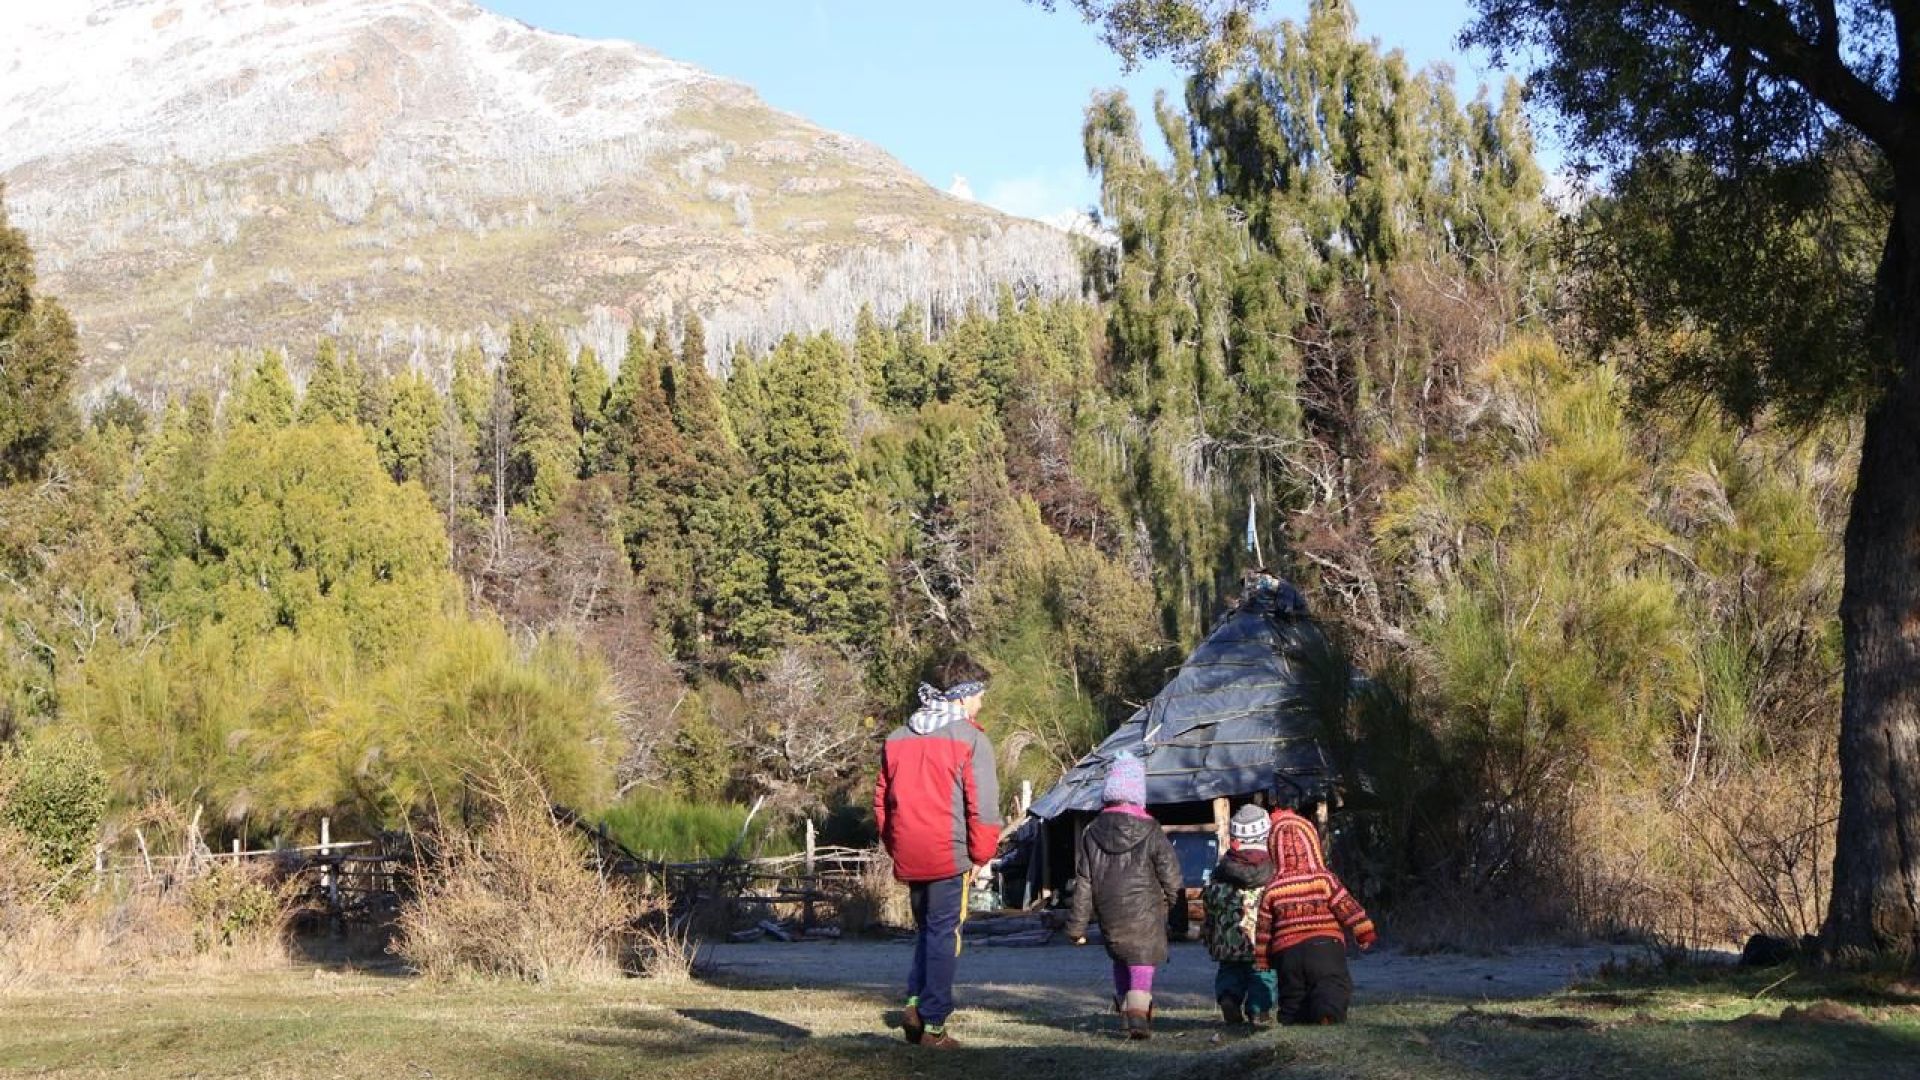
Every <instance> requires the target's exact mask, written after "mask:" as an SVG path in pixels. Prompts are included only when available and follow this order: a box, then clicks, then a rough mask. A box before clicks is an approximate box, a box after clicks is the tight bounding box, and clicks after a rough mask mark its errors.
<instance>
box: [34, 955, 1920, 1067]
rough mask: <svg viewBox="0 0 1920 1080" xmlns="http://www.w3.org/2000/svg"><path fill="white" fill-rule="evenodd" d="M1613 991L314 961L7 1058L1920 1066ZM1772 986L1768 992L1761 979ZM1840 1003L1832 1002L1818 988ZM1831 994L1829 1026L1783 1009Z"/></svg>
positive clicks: (1851, 1043)
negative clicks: (1241, 994) (858, 980)
mask: <svg viewBox="0 0 1920 1080" xmlns="http://www.w3.org/2000/svg"><path fill="white" fill-rule="evenodd" d="M1778 978H1779V975H1778V974H1774V975H1772V976H1764V975H1753V976H1739V977H1734V976H1727V977H1722V978H1719V979H1716V980H1713V981H1705V982H1694V981H1687V980H1679V981H1673V980H1669V981H1664V982H1660V983H1646V984H1624V983H1623V984H1608V985H1604V986H1596V987H1592V988H1588V989H1583V990H1581V991H1577V992H1574V993H1570V994H1566V995H1559V996H1555V997H1551V998H1542V999H1536V1000H1531V1001H1523V1002H1518V1003H1507V1004H1501V1005H1486V1006H1481V1007H1478V1008H1470V1007H1468V1006H1466V1005H1464V1004H1463V1003H1461V1002H1457V1001H1410V1002H1401V1003H1397V1004H1392V1005H1375V1006H1371V1007H1368V1008H1365V1009H1361V1010H1357V1011H1356V1012H1355V1014H1354V1018H1353V1022H1352V1023H1350V1024H1348V1025H1347V1026H1345V1027H1341V1028H1314V1029H1293V1030H1284V1031H1279V1032H1273V1033H1267V1034H1261V1035H1242V1034H1226V1035H1223V1034H1222V1031H1221V1028H1220V1027H1219V1026H1218V1025H1217V1024H1215V1023H1213V1022H1212V1020H1211V1018H1210V1017H1208V1016H1206V1015H1203V1014H1200V1013H1197V1012H1184V1013H1173V1014H1163V1015H1162V1017H1161V1021H1160V1024H1159V1035H1158V1036H1157V1037H1156V1038H1155V1039H1154V1040H1153V1041H1152V1042H1150V1043H1145V1044H1128V1043H1125V1042H1122V1041H1120V1040H1119V1039H1117V1038H1116V1037H1115V1036H1114V1035H1113V1033H1112V1025H1111V1022H1110V1020H1109V1018H1107V1017H1105V1016H1101V1015H1099V1014H1097V1013H1096V1012H1094V1011H1093V1009H1094V1007H1095V1006H1094V1004H1093V1003H1092V1002H1090V1001H1087V1000H1084V999H1069V998H1068V997H1067V996H1066V995H1060V994H1057V993H1055V992H1052V991H1046V992H1038V993H1036V995H1035V997H1034V999H1033V1001H1032V1003H1031V1006H1030V1007H1023V1008H1021V1009H1020V1010H1018V1011H1017V1012H1015V1011H1000V1012H990V1011H973V1012H969V1013H967V1014H965V1016H964V1018H963V1019H961V1020H960V1021H958V1022H956V1025H955V1029H954V1030H955V1032H956V1034H958V1035H960V1036H961V1037H962V1038H964V1039H965V1040H966V1041H967V1046H966V1047H964V1048H962V1049H960V1050H958V1051H953V1052H935V1051H927V1050H919V1049H916V1048H912V1047H908V1046H906V1045H904V1044H903V1043H901V1042H900V1041H899V1038H898V1035H897V1034H896V1033H894V1032H891V1031H889V1030H887V1028H886V1027H885V1026H884V1020H883V1008H884V1004H883V1003H882V1002H879V1001H876V1000H874V999H873V998H872V997H871V996H868V995H863V994H852V993H848V992H843V991H819V990H809V991H790V990H770V989H757V988H749V987H740V986H712V985H707V984H703V983H699V982H689V983H684V984H680V985H669V986H660V985H653V984H647V983H641V982H628V983H621V984H613V985H606V986H599V987H586V988H571V989H547V990H543V989H537V988H532V987H524V986H508V985H500V984H432V983H427V982H423V981H420V980H416V979H411V978H405V977H398V976H382V975H372V974H334V973H330V972H314V971H312V970H304V971H298V972H284V973H279V974H272V975H265V976H247V977H239V976H235V977H231V978H225V979H217V980H213V981H203V982H198V983H186V982H180V983H172V982H156V983H151V984H133V985H124V986H116V987H110V988H98V989H68V990H63V991H60V992H54V993H15V994H10V995H7V996H5V997H4V998H0V1016H4V1020H3V1021H0V1075H5V1076H64V1077H95V1076H116V1077H120V1076H134V1077H225V1076H249V1077H359V1076H377V1077H394V1078H398V1077H502V1078H506V1077H514V1078H543V1080H587V1078H599V1077H615V1076H658V1077H669V1078H688V1080H691V1078H695V1077H724V1078H726V1080H749V1078H751V1080H760V1078H767V1080H827V1078H834V1080H840V1078H848V1080H852V1078H865V1077H874V1078H879V1077H900V1076H917V1077H955V1078H959V1077H983V1076H984V1077H991V1078H993V1080H1016V1078H1018V1080H1028V1078H1041V1077H1046V1078H1053V1077H1058V1078H1060V1080H1071V1078H1077V1077H1089V1078H1093V1077H1098V1078H1100V1080H1120V1078H1124V1077H1148V1076H1174V1077H1193V1078H1195V1080H1199V1078H1203V1077H1206V1078H1210V1077H1220V1078H1223V1080H1224V1078H1235V1077H1258V1078H1276V1080H1277V1078H1280V1077H1368V1078H1373V1077H1381V1078H1384V1077H1442V1078H1452V1077H1458V1078H1461V1080H1466V1078H1475V1080H1495V1078H1507V1077H1532V1078H1550V1077H1568V1078H1579V1080H1595V1078H1600V1077H1625V1076H1661V1077H1679V1078H1710V1077H1727V1078H1739V1080H1759V1078H1763V1077H1826V1076H1832V1077H1841V1076H1847V1077H1869V1078H1872V1080H1893V1078H1896V1077H1915V1076H1920V998H1914V997H1908V996H1904V995H1900V994H1895V993H1891V992H1886V991H1874V990H1871V989H1869V988H1867V987H1866V985H1865V984H1861V983H1831V982H1821V981H1818V980H1814V979H1812V978H1810V977H1807V976H1796V977H1794V978H1791V979H1788V980H1786V981H1785V982H1784V983H1782V984H1780V985H1778V986H1775V987H1772V988H1771V989H1769V988H1768V987H1767V983H1769V982H1772V981H1774V980H1775V979H1778ZM1763 991H1764V993H1763ZM1821 1002H1827V1003H1829V1004H1825V1005H1819V1004H1818V1003H1821ZM1809 1006H1817V1009H1816V1011H1822V1012H1825V1011H1831V1012H1834V1013H1835V1014H1836V1015H1834V1016H1833V1017H1830V1018H1827V1019H1798V1020H1792V1019H1790V1020H1781V1019H1779V1018H1778V1017H1779V1015H1780V1013H1781V1010H1782V1008H1783V1007H1793V1008H1795V1009H1801V1008H1806V1007H1809Z"/></svg>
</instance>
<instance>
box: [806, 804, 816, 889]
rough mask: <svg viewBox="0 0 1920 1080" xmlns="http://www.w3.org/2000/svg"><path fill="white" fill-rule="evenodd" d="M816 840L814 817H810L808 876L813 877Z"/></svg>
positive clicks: (808, 820) (808, 827)
mask: <svg viewBox="0 0 1920 1080" xmlns="http://www.w3.org/2000/svg"><path fill="white" fill-rule="evenodd" d="M814 840H815V836H814V831H813V819H812V818H808V819H807V877H808V878H812V877H813V862H814V847H815V845H814Z"/></svg>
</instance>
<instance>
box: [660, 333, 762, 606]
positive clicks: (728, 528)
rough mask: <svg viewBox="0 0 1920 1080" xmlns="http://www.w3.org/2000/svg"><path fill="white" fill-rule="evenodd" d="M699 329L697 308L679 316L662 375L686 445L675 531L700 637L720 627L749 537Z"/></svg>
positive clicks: (744, 472) (733, 449)
mask: <svg viewBox="0 0 1920 1080" xmlns="http://www.w3.org/2000/svg"><path fill="white" fill-rule="evenodd" d="M706 354H707V349H706V335H705V332H704V330H703V328H702V326H701V325H700V320H699V318H698V317H697V316H690V317H689V318H688V319H687V324H686V329H685V330H684V331H683V332H682V336H681V339H680V357H679V361H678V362H677V363H676V364H675V365H674V366H673V368H672V369H671V373H670V376H671V377H670V378H669V380H668V386H667V388H668V392H669V399H670V402H671V405H672V408H673V418H674V424H675V426H676V427H677V428H678V429H679V432H680V437H681V440H682V442H683V443H684V445H685V446H686V449H687V454H688V458H689V461H690V466H691V474H690V479H689V483H688V485H687V488H686V490H685V492H684V493H683V494H682V496H681V498H680V500H679V503H680V505H679V517H680V522H681V528H682V531H683V532H684V533H685V535H686V542H687V546H688V550H689V553H690V555H691V558H692V564H693V588H694V601H695V603H696V604H697V605H698V606H699V609H700V618H701V628H700V631H699V638H700V640H701V641H702V642H703V643H704V642H706V641H708V640H710V639H711V638H714V637H716V636H721V635H724V634H725V633H726V632H727V626H726V621H727V620H726V619H725V618H724V617H723V615H722V609H723V607H724V605H723V603H722V601H721V594H722V592H723V591H724V589H725V587H726V586H725V578H726V575H727V573H728V570H729V565H730V563H731V562H732V560H733V557H734V553H735V552H736V551H738V550H740V549H741V548H744V547H749V546H751V545H752V544H753V543H754V531H753V526H754V517H755V516H754V512H753V507H752V505H751V504H750V503H749V502H748V493H747V476H748V469H747V463H746V459H745V457H744V456H743V455H742V454H741V452H740V446H739V443H738V442H737V441H736V440H735V438H734V434H733V430H732V426H731V424H730V423H729V421H728V417H727V412H726V405H725V404H724V403H723V402H722V401H721V398H720V393H719V391H718V389H717V388H716V387H715V385H714V381H713V377H712V376H711V375H709V374H708V373H707V362H706Z"/></svg>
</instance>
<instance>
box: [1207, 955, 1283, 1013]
mask: <svg viewBox="0 0 1920 1080" xmlns="http://www.w3.org/2000/svg"><path fill="white" fill-rule="evenodd" d="M1274 985H1275V984H1274V975H1273V972H1271V971H1255V970H1253V961H1251V960H1227V961H1223V962H1222V963H1221V964H1220V970H1219V971H1217V972H1215V973H1214V976H1213V996H1214V998H1215V999H1216V1000H1218V1001H1219V1002H1220V1008H1221V1009H1222V1010H1226V1009H1228V1007H1229V1006H1231V1007H1232V1011H1234V1012H1238V1013H1239V1014H1240V1015H1241V1016H1245V1017H1249V1018H1251V1017H1255V1016H1266V1015H1267V1014H1269V1013H1271V1012H1273V998H1274Z"/></svg>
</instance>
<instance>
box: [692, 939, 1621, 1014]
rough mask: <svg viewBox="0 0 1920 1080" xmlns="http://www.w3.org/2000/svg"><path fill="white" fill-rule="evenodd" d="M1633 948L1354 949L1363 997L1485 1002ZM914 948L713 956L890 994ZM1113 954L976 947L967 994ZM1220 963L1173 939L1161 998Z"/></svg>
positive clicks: (1200, 995) (1567, 980) (992, 1000)
mask: <svg viewBox="0 0 1920 1080" xmlns="http://www.w3.org/2000/svg"><path fill="white" fill-rule="evenodd" d="M1629 955H1630V950H1625V949H1622V948H1619V947H1609V946H1604V945H1602V946H1585V947H1578V948H1568V947H1544V946H1542V947H1526V948H1516V949H1512V950H1509V951H1507V952H1505V953H1502V954H1500V955H1497V956H1460V955H1425V956H1413V955H1409V954H1407V953H1402V952H1394V951H1391V950H1387V951H1382V952H1379V953H1371V954H1367V955H1361V956H1356V957H1355V959H1354V960H1353V962H1352V966H1353V982H1354V996H1355V1000H1356V1001H1359V1002H1364V1001H1367V1000H1375V1001H1387V1000H1395V999H1401V998H1448V999H1455V1000H1461V1001H1479V1000H1487V999H1500V998H1519V997H1534V996H1538V995H1541V994H1551V993H1554V992H1555V991H1558V990H1563V989H1565V988H1566V987H1567V986H1569V985H1571V984H1572V983H1574V982H1576V981H1578V980H1580V979H1582V978H1586V977H1589V976H1592V975H1593V974H1594V973H1595V972H1596V971H1597V970H1598V969H1599V968H1600V966H1601V965H1602V964H1604V963H1606V961H1607V960H1608V959H1609V958H1610V957H1618V958H1619V959H1622V960H1625V959H1627V957H1628V956H1629ZM909 958H910V946H909V945H907V944H906V943H904V942H865V941H861V942H840V941H834V942H806V943H794V944H789V945H782V944H768V943H754V944H750V945H718V946H714V947H713V948H712V951H711V952H710V954H709V960H710V962H711V964H712V968H711V970H712V972H713V973H714V974H715V975H717V976H720V977H722V978H728V979H738V980H740V981H741V982H745V983H751V984H755V985H760V986H795V987H802V986H807V987H851V988H858V989H868V990H873V991H875V992H878V993H892V992H893V991H894V990H895V989H896V988H897V987H898V986H899V984H900V983H901V982H902V981H903V980H904V979H905V978H906V973H907V964H908V960H909ZM1107 965H1108V961H1107V956H1106V953H1105V952H1103V951H1102V950H1101V949H1100V947H1099V945H1097V944H1095V945H1091V946H1087V947H1084V948H1075V947H1074V946H1071V945H1066V944H1052V945H1046V946H1042V947H1039V948H1024V949H1020V948H985V947H970V948H969V949H968V950H967V954H966V956H965V957H963V958H962V959H961V961H960V982H961V984H962V985H963V986H964V987H965V991H964V992H965V994H966V996H967V997H968V998H969V999H971V1000H973V1001H975V1002H977V1003H979V1004H981V1005H985V1006H988V1007H995V1008H1004V1007H1017V1006H1019V1005H1021V1004H1023V1003H1032V1002H1036V1001H1038V1000H1041V999H1043V998H1057V996H1058V995H1059V994H1061V993H1063V992H1064V993H1071V994H1083V993H1084V994H1095V995H1097V994H1099V993H1101V992H1102V990H1101V987H1102V986H1103V985H1105V984H1106V982H1107V978H1108V975H1107ZM1213 971H1214V966H1213V961H1212V960H1211V959H1209V958H1208V956H1207V953H1206V950H1205V949H1204V948H1202V947H1201V946H1200V945H1198V944H1195V943H1181V944H1178V945H1175V946H1174V949H1173V959H1172V961H1171V962H1170V963H1169V964H1168V965H1167V966H1166V967H1164V968H1162V969H1161V971H1160V974H1159V975H1158V976H1157V978H1156V980H1155V983H1156V985H1155V989H1156V990H1157V991H1158V996H1159V997H1160V998H1161V1000H1162V1001H1163V1002H1164V1003H1165V1004H1167V1005H1169V1006H1172V1007H1174V1008H1205V1007H1207V1006H1208V1005H1210V1004H1211V1002H1212V1000H1213Z"/></svg>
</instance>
